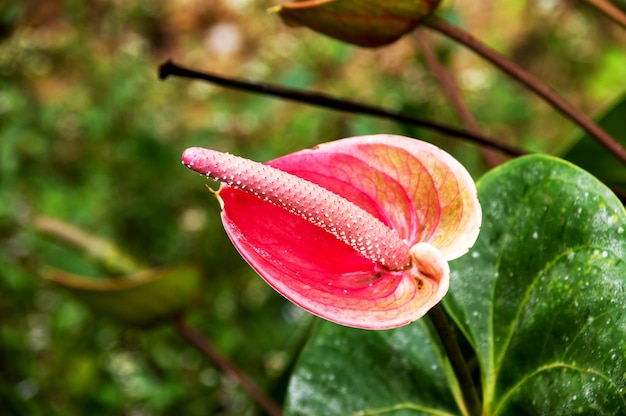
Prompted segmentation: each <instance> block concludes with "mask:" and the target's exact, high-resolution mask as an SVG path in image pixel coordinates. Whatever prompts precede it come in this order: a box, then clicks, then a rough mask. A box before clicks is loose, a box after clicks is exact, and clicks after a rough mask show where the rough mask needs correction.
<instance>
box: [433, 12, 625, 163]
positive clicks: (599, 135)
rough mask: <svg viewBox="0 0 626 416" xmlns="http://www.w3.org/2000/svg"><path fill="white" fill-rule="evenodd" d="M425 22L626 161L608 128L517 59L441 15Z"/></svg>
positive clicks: (619, 145) (620, 146) (623, 151)
mask: <svg viewBox="0 0 626 416" xmlns="http://www.w3.org/2000/svg"><path fill="white" fill-rule="evenodd" d="M424 24H425V25H426V26H428V27H429V28H431V29H433V30H435V31H437V32H440V33H442V34H443V35H445V36H447V37H449V38H451V39H454V40H455V41H457V42H459V43H461V44H463V45H465V46H466V47H468V48H469V49H471V50H473V51H474V52H476V53H477V54H478V55H480V56H482V57H483V58H485V59H486V60H487V61H489V62H491V63H492V64H493V65H495V66H497V67H498V68H500V69H501V70H502V71H504V72H505V73H506V74H508V75H509V76H511V77H512V78H513V79H515V80H517V81H518V82H520V83H521V84H523V85H525V86H526V87H527V88H528V89H530V90H531V91H534V92H535V93H536V94H537V95H538V96H540V97H541V98H543V99H544V100H545V101H546V102H548V103H549V104H550V105H552V107H554V108H555V109H557V110H558V111H559V112H560V113H561V114H563V115H565V116H566V117H568V118H569V119H570V120H572V121H573V122H575V123H576V124H578V125H579V126H580V127H582V128H583V129H584V130H585V131H586V132H587V133H588V134H589V135H590V136H591V137H594V138H595V139H596V140H597V141H598V142H600V143H601V144H602V145H603V146H604V147H606V148H607V149H608V150H609V151H610V152H611V153H612V154H614V155H615V156H616V157H617V158H618V159H619V160H621V161H622V162H623V163H624V164H626V150H625V149H624V148H623V147H622V145H621V144H620V143H619V142H617V141H616V140H615V139H614V138H613V137H612V136H611V135H610V134H608V133H607V132H606V131H605V130H604V129H602V128H601V127H600V126H598V125H597V124H596V123H595V122H594V121H593V120H592V119H591V118H590V117H588V116H587V115H586V114H584V113H583V112H581V111H580V110H578V109H577V108H576V107H574V106H573V105H572V104H570V103H569V102H568V101H566V100H565V99H563V98H562V97H561V96H560V95H558V94H557V93H556V92H555V91H554V90H552V89H551V88H550V87H548V86H547V85H546V84H544V83H543V82H541V81H540V80H539V79H537V78H535V77H534V76H533V75H531V74H530V73H528V72H526V71H525V70H524V69H522V68H521V67H519V66H518V65H517V64H515V63H514V62H512V61H510V60H509V59H507V58H505V57H504V56H503V55H500V54H499V53H498V52H496V51H495V50H493V49H491V48H490V47H488V46H487V45H485V44H484V43H482V42H481V41H479V40H478V39H476V38H475V37H474V36H472V35H471V34H470V33H468V32H466V31H464V30H462V29H460V28H458V27H456V26H454V25H452V24H450V23H448V22H446V21H445V20H443V19H442V18H440V17H437V16H432V17H431V18H429V19H426V20H424Z"/></svg>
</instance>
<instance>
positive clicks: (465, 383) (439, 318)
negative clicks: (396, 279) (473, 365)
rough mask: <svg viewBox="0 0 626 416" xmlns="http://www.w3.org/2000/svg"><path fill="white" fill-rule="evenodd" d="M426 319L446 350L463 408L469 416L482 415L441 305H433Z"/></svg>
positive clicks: (469, 374) (470, 377) (461, 354)
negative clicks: (463, 404) (463, 403)
mask: <svg viewBox="0 0 626 416" xmlns="http://www.w3.org/2000/svg"><path fill="white" fill-rule="evenodd" d="M428 317H429V318H430V320H431V322H432V323H433V325H434V327H435V329H436V330H437V334H439V338H440V339H441V342H442V344H443V348H444V349H445V350H446V356H447V357H448V360H450V365H451V366H452V370H453V371H454V374H455V375H456V379H457V381H458V382H459V387H460V388H461V393H462V394H463V401H464V402H465V407H466V409H467V411H468V412H469V414H470V416H479V415H480V414H481V413H482V404H481V402H480V399H479V398H478V392H477V391H476V386H475V385H474V381H473V380H472V375H471V373H470V371H469V368H468V367H467V363H466V362H465V359H464V358H463V353H461V348H460V347H459V344H458V342H457V341H456V337H455V336H454V332H452V328H451V327H450V324H449V323H448V319H447V318H446V313H445V312H444V311H443V307H442V306H441V304H437V305H435V307H433V308H432V309H431V310H430V311H428Z"/></svg>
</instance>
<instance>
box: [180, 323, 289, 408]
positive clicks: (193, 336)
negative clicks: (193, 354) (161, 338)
mask: <svg viewBox="0 0 626 416" xmlns="http://www.w3.org/2000/svg"><path fill="white" fill-rule="evenodd" d="M174 327H175V328H176V330H177V331H178V333H179V334H180V335H182V336H183V338H185V339H187V340H188V341H190V342H191V343H192V344H193V345H194V346H195V347H196V348H198V349H199V350H200V351H201V352H202V353H203V354H204V355H205V356H206V357H207V358H209V359H210V360H211V361H213V362H214V363H215V365H217V366H218V367H219V368H220V370H222V371H223V372H224V373H225V374H226V375H228V376H229V377H230V378H232V379H233V380H235V381H236V382H237V383H238V384H239V385H240V386H241V388H242V389H243V390H244V391H245V392H246V394H248V396H250V398H251V399H252V400H254V401H255V402H256V403H257V404H258V405H259V407H261V408H262V409H263V410H264V411H265V412H267V414H269V415H270V416H282V414H283V411H282V409H281V408H280V406H278V404H276V402H275V401H274V400H272V399H271V398H270V397H269V396H267V395H266V394H265V393H264V392H263V391H262V390H261V389H260V388H259V387H258V386H257V385H256V384H255V383H254V381H252V380H251V379H250V378H249V377H248V376H247V375H246V374H245V373H244V372H243V371H241V370H240V369H239V368H237V366H235V364H233V363H232V362H231V361H230V360H229V359H228V358H227V357H225V356H224V355H222V353H221V352H219V351H218V349H217V348H215V346H214V345H213V344H212V343H211V342H210V341H209V340H208V339H207V338H205V337H204V336H203V335H202V334H201V333H200V332H198V331H196V330H195V329H193V328H192V327H190V326H189V325H187V323H186V322H185V320H184V319H183V317H182V316H179V317H177V318H175V319H174Z"/></svg>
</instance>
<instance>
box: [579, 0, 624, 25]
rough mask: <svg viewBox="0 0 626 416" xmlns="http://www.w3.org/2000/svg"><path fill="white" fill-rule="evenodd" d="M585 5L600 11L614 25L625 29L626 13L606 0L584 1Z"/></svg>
mask: <svg viewBox="0 0 626 416" xmlns="http://www.w3.org/2000/svg"><path fill="white" fill-rule="evenodd" d="M585 1H586V2H587V3H589V4H591V5H592V6H594V7H595V8H596V9H598V10H600V11H601V12H602V13H604V14H605V15H606V16H607V17H609V18H610V19H613V21H614V22H615V23H617V24H618V25H620V26H621V27H622V28H624V29H626V13H624V12H623V11H621V10H620V9H619V8H618V7H617V6H616V5H614V4H613V3H611V2H610V1H607V0H585Z"/></svg>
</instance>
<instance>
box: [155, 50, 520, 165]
mask: <svg viewBox="0 0 626 416" xmlns="http://www.w3.org/2000/svg"><path fill="white" fill-rule="evenodd" d="M170 75H174V76H178V77H183V78H190V79H199V80H202V81H207V82H211V83H213V84H216V85H220V86H222V87H226V88H232V89H236V90H242V91H248V92H255V93H259V94H263V95H269V96H273V97H280V98H283V99H287V100H291V101H296V102H299V103H306V104H310V105H314V106H317V107H323V108H330V109H334V110H339V111H343V112H346V113H352V114H365V115H369V116H374V117H380V118H385V119H388V120H392V121H397V122H400V123H404V124H408V125H413V126H419V127H423V128H429V129H431V130H435V131H438V132H440V133H443V134H446V135H449V136H453V137H459V138H463V139H465V140H468V141H470V142H473V143H476V144H478V145H481V146H487V147H489V148H492V149H495V150H498V151H500V152H502V153H504V154H507V155H509V156H522V155H525V154H527V152H526V151H524V150H522V149H519V148H516V147H514V146H509V145H507V144H503V143H498V142H496V141H495V140H493V139H490V138H488V137H484V136H480V135H476V134H472V133H471V132H469V131H466V130H460V129H456V128H454V127H450V126H447V125H444V124H440V123H437V122H434V121H430V120H424V119H421V118H418V117H413V116H409V115H407V114H402V113H399V112H395V111H391V110H385V109H383V108H380V107H375V106H372V105H367V104H361V103H357V102H354V101H348V100H343V99H339V98H335V97H333V96H330V95H327V94H322V93H317V92H311V91H302V90H297V89H293V88H287V87H282V86H278V85H271V84H266V83H256V82H250V81H244V80H240V79H235V78H227V77H224V76H219V75H216V74H212V73H208V72H200V71H194V70H192V69H188V68H184V67H182V66H179V65H177V64H175V63H174V62H172V61H167V62H165V63H163V64H161V66H160V67H159V78H160V79H166V78H167V77H168V76H170Z"/></svg>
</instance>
